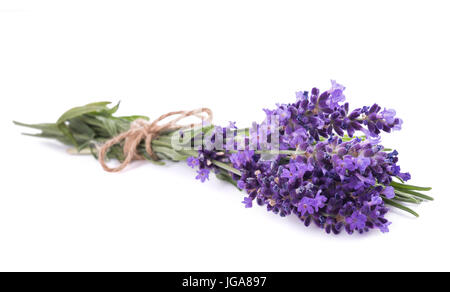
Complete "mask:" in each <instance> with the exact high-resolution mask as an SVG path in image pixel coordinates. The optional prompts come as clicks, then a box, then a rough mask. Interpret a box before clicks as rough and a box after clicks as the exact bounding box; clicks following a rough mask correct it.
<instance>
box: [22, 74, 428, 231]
mask: <svg viewBox="0 0 450 292" xmlns="http://www.w3.org/2000/svg"><path fill="white" fill-rule="evenodd" d="M344 90H345V88H344V87H343V86H342V85H340V84H338V83H336V82H335V81H332V86H331V88H330V89H329V90H327V91H324V92H322V93H320V91H319V90H318V89H317V88H313V89H312V90H311V93H309V92H303V91H302V92H297V93H296V100H295V102H294V103H291V104H278V105H277V107H276V108H275V109H272V110H269V109H265V110H264V111H265V113H266V118H265V119H264V120H263V121H262V122H261V123H253V124H252V126H251V127H249V128H237V127H236V125H235V123H234V122H230V125H228V126H226V127H220V126H215V125H209V124H208V125H204V126H203V127H199V128H195V129H193V128H189V129H180V130H170V131H163V132H160V133H158V135H157V137H156V138H155V139H153V140H151V143H150V146H151V149H152V153H151V154H152V155H149V153H148V146H149V145H146V144H145V141H142V142H141V143H139V144H138V145H137V149H136V152H137V153H136V155H139V157H142V158H144V159H147V160H149V161H151V162H154V163H158V164H164V162H163V160H171V161H184V160H186V161H187V164H188V165H189V166H190V167H192V168H195V169H196V179H198V180H200V181H201V182H205V181H207V180H209V178H210V175H211V173H214V174H215V175H216V177H217V178H219V179H222V180H225V181H227V182H229V183H231V184H233V185H235V186H236V187H237V188H238V189H240V190H243V191H245V193H246V196H245V197H244V199H243V202H242V203H243V204H244V205H245V207H246V208H250V207H252V206H253V204H254V203H255V202H256V204H258V205H261V206H264V205H265V206H266V208H267V210H268V211H270V212H273V213H275V214H279V215H280V216H282V217H284V216H287V215H292V214H293V215H295V216H297V217H298V218H299V220H301V221H302V222H304V224H305V225H306V226H309V225H310V224H311V223H312V222H313V223H314V224H315V225H317V226H318V227H320V228H323V229H325V231H326V232H327V233H331V232H332V233H335V234H338V233H340V232H341V231H343V230H345V231H346V232H347V233H349V234H352V233H354V232H358V233H364V232H367V231H369V230H371V229H379V230H380V231H381V232H387V231H388V230H389V229H388V227H389V225H390V224H391V222H389V221H388V220H387V219H386V218H385V215H386V214H387V213H388V211H389V208H388V207H396V208H399V209H402V210H404V211H407V212H409V213H411V214H413V215H415V216H418V214H417V213H416V212H414V211H413V210H411V209H410V208H408V207H407V206H406V205H405V203H406V204H411V203H412V204H419V203H421V202H423V201H425V200H433V199H432V198H431V197H429V196H427V195H425V194H423V193H422V192H423V191H429V190H431V188H427V187H418V186H413V185H409V184H406V183H405V181H408V180H409V179H410V178H411V176H410V174H409V173H408V172H402V171H401V169H400V166H399V165H398V152H397V151H396V150H391V149H388V148H385V147H383V146H382V145H381V144H380V136H379V135H380V134H381V132H387V133H389V132H391V131H392V130H400V129H401V125H402V120H401V119H399V118H397V117H396V113H395V111H394V110H392V109H382V108H381V107H380V106H378V105H377V104H373V105H371V106H365V107H362V108H357V109H354V110H351V111H350V109H349V104H348V103H347V102H345V96H344ZM108 104H109V103H108V102H101V103H93V104H89V105H86V106H82V107H77V108H74V109H71V110H69V111H67V112H66V113H64V114H63V115H62V116H61V118H60V119H58V121H57V122H56V123H47V124H31V125H30V124H23V123H17V122H16V124H18V125H21V126H26V127H31V128H35V129H39V130H41V133H38V134H33V135H34V136H39V137H44V138H52V139H57V140H59V141H60V142H63V143H65V144H68V145H72V146H75V149H76V151H72V152H76V153H90V154H93V155H94V156H97V155H98V149H99V145H102V144H104V143H105V142H106V141H108V140H109V139H111V138H113V137H116V136H117V135H119V134H120V133H123V132H124V131H127V130H128V129H130V127H131V126H132V123H133V122H134V121H136V120H137V119H148V118H147V117H144V116H128V117H116V116H114V114H115V112H116V111H117V109H118V105H117V106H115V107H113V108H108V107H107V105H108ZM123 147H124V145H123V144H117V145H113V146H112V147H111V148H110V149H109V151H108V152H107V153H106V156H107V158H109V159H117V160H119V161H123V160H125V159H126V157H125V154H124V151H123ZM146 149H147V150H146Z"/></svg>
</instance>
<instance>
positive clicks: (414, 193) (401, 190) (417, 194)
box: [395, 188, 434, 201]
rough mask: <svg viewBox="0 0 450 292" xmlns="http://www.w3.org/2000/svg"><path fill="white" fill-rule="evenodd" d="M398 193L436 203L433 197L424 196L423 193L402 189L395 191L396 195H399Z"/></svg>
mask: <svg viewBox="0 0 450 292" xmlns="http://www.w3.org/2000/svg"><path fill="white" fill-rule="evenodd" d="M397 192H401V193H403V194H405V193H406V194H409V195H411V196H414V197H418V198H422V199H425V200H428V201H434V198H433V197H430V196H427V195H424V194H422V193H419V192H416V191H413V190H407V189H400V188H398V189H395V193H397Z"/></svg>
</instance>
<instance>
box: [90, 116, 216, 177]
mask: <svg viewBox="0 0 450 292" xmlns="http://www.w3.org/2000/svg"><path fill="white" fill-rule="evenodd" d="M204 114H206V116H205V115H204ZM174 115H179V116H178V117H176V118H175V119H173V120H171V121H169V122H166V123H165V124H162V125H159V124H158V123H159V122H161V121H162V120H164V119H166V118H168V117H171V116H174ZM190 116H195V117H197V118H199V119H201V120H202V122H201V123H197V124H190V125H179V124H178V122H179V121H180V120H182V119H185V118H188V117H190ZM212 117H213V114H212V111H211V110H210V109H209V108H199V109H195V110H191V111H175V112H170V113H167V114H164V115H162V116H160V117H159V118H157V119H156V120H154V121H153V122H149V121H147V120H144V119H136V120H134V121H133V122H132V123H131V125H130V129H129V130H128V131H126V132H123V133H121V134H119V135H117V136H116V137H113V138H112V139H110V140H108V141H107V142H106V143H105V144H103V145H102V146H101V147H100V149H99V152H98V160H99V162H100V164H101V166H102V167H103V169H104V170H106V171H108V172H119V171H121V170H123V169H124V168H125V167H127V165H128V164H130V162H131V161H133V160H143V159H145V157H144V156H142V155H141V154H139V153H138V149H137V148H138V147H139V144H140V143H141V142H142V141H145V144H144V145H145V151H146V152H147V153H148V155H150V157H151V158H152V159H154V160H158V159H159V158H158V157H157V156H156V154H155V153H154V152H153V150H152V141H153V139H155V138H156V137H157V136H158V135H159V134H160V133H161V132H163V131H170V130H177V129H182V128H192V127H196V126H201V125H203V123H204V122H205V120H206V121H207V122H209V123H211V122H212ZM122 141H124V143H123V153H124V154H125V159H124V160H123V161H122V162H121V164H120V165H119V166H117V167H114V168H111V167H109V166H107V165H106V162H105V157H106V153H107V152H108V150H109V149H110V148H111V147H112V146H114V145H116V144H119V143H121V142H122Z"/></svg>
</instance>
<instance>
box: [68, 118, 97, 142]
mask: <svg viewBox="0 0 450 292" xmlns="http://www.w3.org/2000/svg"><path fill="white" fill-rule="evenodd" d="M69 129H70V130H71V132H72V133H78V134H82V135H86V136H87V137H89V138H94V137H95V131H94V130H92V129H91V127H89V126H88V125H87V124H86V123H85V122H84V121H83V120H82V119H80V118H74V119H71V120H70V121H69Z"/></svg>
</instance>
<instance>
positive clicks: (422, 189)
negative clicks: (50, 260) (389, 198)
mask: <svg viewBox="0 0 450 292" xmlns="http://www.w3.org/2000/svg"><path fill="white" fill-rule="evenodd" d="M391 186H393V187H394V188H402V189H406V190H416V191H429V190H431V188H430V187H419V186H413V185H407V184H402V183H398V182H395V181H393V182H391Z"/></svg>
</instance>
